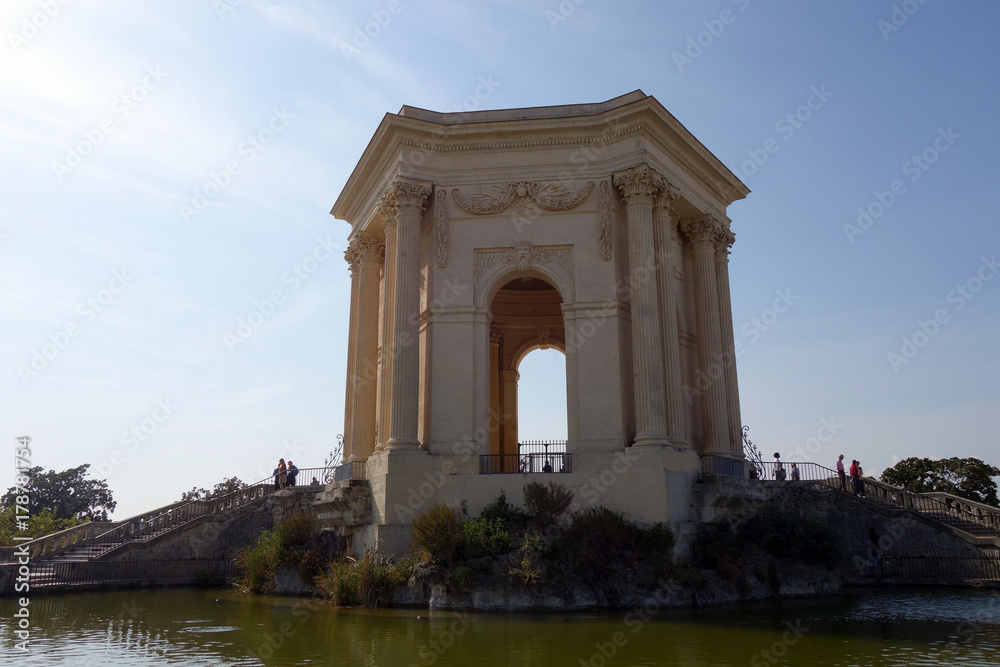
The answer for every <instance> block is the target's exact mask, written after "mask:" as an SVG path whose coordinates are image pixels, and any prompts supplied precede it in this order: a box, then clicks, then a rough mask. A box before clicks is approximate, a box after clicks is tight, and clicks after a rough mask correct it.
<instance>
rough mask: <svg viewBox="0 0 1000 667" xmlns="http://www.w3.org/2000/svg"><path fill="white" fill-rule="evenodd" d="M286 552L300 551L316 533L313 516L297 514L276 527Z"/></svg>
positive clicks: (275, 529)
mask: <svg viewBox="0 0 1000 667" xmlns="http://www.w3.org/2000/svg"><path fill="white" fill-rule="evenodd" d="M274 533H275V535H276V536H277V537H278V540H279V542H280V544H281V548H282V549H283V550H284V551H300V550H302V549H304V548H305V546H306V545H307V544H308V543H309V540H310V539H312V536H313V535H314V534H315V533H316V519H314V518H313V517H312V515H311V514H304V513H301V514H295V515H293V516H291V517H289V518H288V519H286V520H285V521H282V522H281V523H279V524H278V525H277V526H275V527H274Z"/></svg>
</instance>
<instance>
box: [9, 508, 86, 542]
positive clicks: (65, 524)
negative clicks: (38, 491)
mask: <svg viewBox="0 0 1000 667" xmlns="http://www.w3.org/2000/svg"><path fill="white" fill-rule="evenodd" d="M17 519H18V515H17V510H16V509H15V508H14V506H13V505H4V506H3V507H0V547H12V546H16V545H17V544H18V541H15V540H14V538H15V537H32V538H34V537H45V536H46V535H51V534H52V533H58V532H59V531H60V530H66V529H67V528H72V527H73V526H77V525H79V524H81V523H86V522H87V520H86V519H83V518H76V519H59V518H57V517H56V515H55V513H54V512H52V511H51V510H42V511H41V512H38V513H37V514H32V515H31V516H29V517H28V518H27V520H26V521H25V524H26V526H27V528H26V530H21V529H20V527H19V526H18V525H17ZM21 519H22V520H24V515H21Z"/></svg>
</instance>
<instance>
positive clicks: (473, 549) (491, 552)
mask: <svg viewBox="0 0 1000 667" xmlns="http://www.w3.org/2000/svg"><path fill="white" fill-rule="evenodd" d="M508 551H510V533H508V532H507V529H506V528H504V527H503V523H502V522H501V521H500V519H471V520H469V521H466V522H464V523H463V524H462V539H461V543H460V545H459V549H458V553H459V554H460V556H461V557H462V558H482V557H483V556H496V555H497V554H502V553H507V552H508Z"/></svg>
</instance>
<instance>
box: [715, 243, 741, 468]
mask: <svg viewBox="0 0 1000 667" xmlns="http://www.w3.org/2000/svg"><path fill="white" fill-rule="evenodd" d="M735 241H736V235H735V234H733V233H732V232H731V231H729V230H728V229H726V230H724V231H723V232H722V234H720V235H719V237H718V238H717V239H716V242H715V282H716V286H717V287H718V290H719V327H720V328H721V329H722V355H723V358H724V360H725V364H726V366H725V373H724V376H725V378H726V413H727V416H728V418H729V432H728V434H727V440H728V445H729V450H730V451H731V452H732V454H733V455H734V456H738V457H740V458H742V457H743V428H742V425H741V419H740V390H739V384H738V383H737V381H736V342H735V340H734V333H733V303H732V298H731V297H730V294H729V248H731V247H732V245H733V243H734V242H735Z"/></svg>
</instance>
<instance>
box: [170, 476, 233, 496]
mask: <svg viewBox="0 0 1000 667" xmlns="http://www.w3.org/2000/svg"><path fill="white" fill-rule="evenodd" d="M246 487H247V485H246V483H245V482H243V481H241V480H240V478H239V477H227V478H225V479H224V480H222V481H221V482H219V483H218V484H216V485H215V486H214V487H213V488H212V490H211V491H209V490H208V489H200V488H198V487H197V486H192V487H191V490H190V491H185V492H184V493H182V494H181V500H211V499H212V498H218V497H219V496H224V495H226V494H227V493H232V492H234V491H239V490H240V489H245V488H246Z"/></svg>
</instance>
